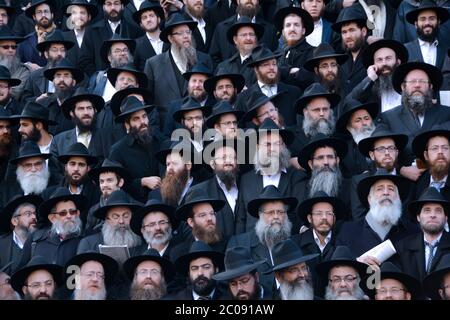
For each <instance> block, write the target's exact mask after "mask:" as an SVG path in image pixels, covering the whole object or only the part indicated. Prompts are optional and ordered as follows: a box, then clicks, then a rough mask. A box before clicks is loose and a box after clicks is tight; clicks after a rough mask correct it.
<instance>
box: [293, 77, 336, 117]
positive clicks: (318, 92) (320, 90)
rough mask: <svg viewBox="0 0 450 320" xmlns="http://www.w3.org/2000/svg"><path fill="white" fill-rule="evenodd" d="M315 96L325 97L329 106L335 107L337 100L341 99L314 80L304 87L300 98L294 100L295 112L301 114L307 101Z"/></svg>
mask: <svg viewBox="0 0 450 320" xmlns="http://www.w3.org/2000/svg"><path fill="white" fill-rule="evenodd" d="M315 98H325V99H327V100H328V102H329V103H330V105H331V108H334V107H336V106H337V105H338V103H339V101H341V97H340V96H339V95H338V94H337V93H330V92H328V91H327V90H326V89H325V88H324V87H323V86H322V85H321V84H320V83H318V82H315V83H313V84H312V85H310V86H309V87H308V88H306V90H305V91H304V92H303V95H302V96H301V97H300V99H298V100H297V101H295V108H296V109H297V113H300V114H303V109H304V108H306V106H307V105H308V102H309V101H311V100H312V99H315Z"/></svg>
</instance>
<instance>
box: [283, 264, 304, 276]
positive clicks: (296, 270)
mask: <svg viewBox="0 0 450 320" xmlns="http://www.w3.org/2000/svg"><path fill="white" fill-rule="evenodd" d="M286 271H287V272H289V273H292V274H294V273H296V274H300V273H303V274H304V273H307V272H308V266H307V265H306V264H305V265H302V266H301V267H289V268H287V269H286Z"/></svg>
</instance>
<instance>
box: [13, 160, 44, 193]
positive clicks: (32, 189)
mask: <svg viewBox="0 0 450 320" xmlns="http://www.w3.org/2000/svg"><path fill="white" fill-rule="evenodd" d="M16 175H17V181H18V182H19V184H20V187H21V188H22V190H23V192H24V194H26V195H27V194H30V193H34V194H41V193H42V191H44V190H45V189H46V188H47V184H48V180H49V178H50V171H49V170H48V166H47V165H45V167H44V168H43V169H42V171H40V172H37V173H31V172H26V171H25V170H23V169H22V168H21V167H20V166H18V167H17V170H16Z"/></svg>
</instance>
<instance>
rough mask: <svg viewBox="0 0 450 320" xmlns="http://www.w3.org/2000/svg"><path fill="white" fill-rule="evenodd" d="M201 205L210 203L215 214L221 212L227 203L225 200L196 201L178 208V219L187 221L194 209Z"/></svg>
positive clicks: (176, 214)
mask: <svg viewBox="0 0 450 320" xmlns="http://www.w3.org/2000/svg"><path fill="white" fill-rule="evenodd" d="M200 203H209V204H210V205H211V206H212V207H213V210H214V212H218V211H220V210H221V209H222V208H223V207H224V206H225V201H223V200H219V199H208V198H207V199H199V200H196V201H192V202H189V203H185V204H184V205H182V206H180V207H178V209H177V210H176V211H175V216H176V218H177V219H179V220H183V221H186V220H187V219H188V218H189V216H190V215H191V209H192V207H193V206H195V205H197V204H200Z"/></svg>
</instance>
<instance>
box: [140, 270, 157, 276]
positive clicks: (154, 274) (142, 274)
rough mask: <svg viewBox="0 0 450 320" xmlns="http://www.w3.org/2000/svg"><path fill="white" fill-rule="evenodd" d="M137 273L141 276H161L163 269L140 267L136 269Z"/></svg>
mask: <svg viewBox="0 0 450 320" xmlns="http://www.w3.org/2000/svg"><path fill="white" fill-rule="evenodd" d="M136 274H137V275H139V276H147V275H148V274H150V276H159V275H160V274H161V270H157V269H140V270H138V271H136Z"/></svg>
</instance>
